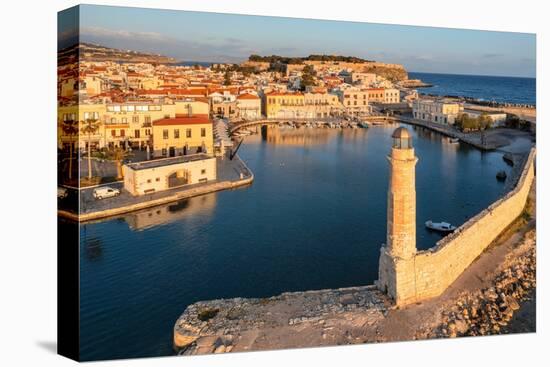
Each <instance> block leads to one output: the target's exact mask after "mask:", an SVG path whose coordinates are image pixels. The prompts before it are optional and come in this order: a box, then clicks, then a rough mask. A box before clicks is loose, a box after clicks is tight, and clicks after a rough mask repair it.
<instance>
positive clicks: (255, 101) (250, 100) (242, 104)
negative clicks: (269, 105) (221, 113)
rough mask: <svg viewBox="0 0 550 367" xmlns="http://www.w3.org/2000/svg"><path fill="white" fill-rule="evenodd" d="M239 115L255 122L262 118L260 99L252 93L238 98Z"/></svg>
mask: <svg viewBox="0 0 550 367" xmlns="http://www.w3.org/2000/svg"><path fill="white" fill-rule="evenodd" d="M237 113H238V115H239V117H241V118H243V119H246V120H255V119H259V118H261V117H262V103H261V99H260V97H258V96H257V95H255V94H251V93H243V94H240V95H238V96H237Z"/></svg>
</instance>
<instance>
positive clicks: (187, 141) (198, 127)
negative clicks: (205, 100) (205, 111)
mask: <svg viewBox="0 0 550 367" xmlns="http://www.w3.org/2000/svg"><path fill="white" fill-rule="evenodd" d="M213 139H214V138H213V131H212V122H211V121H210V119H209V118H208V115H189V116H178V117H169V118H162V119H160V120H156V121H153V152H154V155H155V157H157V158H158V157H175V156H181V155H189V154H195V153H206V154H209V155H212V154H213V146H214V142H213Z"/></svg>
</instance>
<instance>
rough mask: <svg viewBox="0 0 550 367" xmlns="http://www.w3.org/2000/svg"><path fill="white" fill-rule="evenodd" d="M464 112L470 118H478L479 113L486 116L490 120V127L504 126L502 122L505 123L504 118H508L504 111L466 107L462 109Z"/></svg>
mask: <svg viewBox="0 0 550 367" xmlns="http://www.w3.org/2000/svg"><path fill="white" fill-rule="evenodd" d="M464 113H465V114H467V115H468V116H469V117H472V118H479V117H480V116H481V115H484V116H487V117H488V118H490V119H491V121H492V124H491V127H500V126H504V124H505V123H506V120H507V118H508V115H507V114H506V113H501V112H491V111H480V110H471V109H466V108H465V109H464Z"/></svg>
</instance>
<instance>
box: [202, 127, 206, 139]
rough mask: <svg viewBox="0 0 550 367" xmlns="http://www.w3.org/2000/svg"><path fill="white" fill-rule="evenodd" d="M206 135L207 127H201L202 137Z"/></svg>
mask: <svg viewBox="0 0 550 367" xmlns="http://www.w3.org/2000/svg"><path fill="white" fill-rule="evenodd" d="M205 136H206V129H205V128H204V127H203V128H201V137H203V138H204V137H205Z"/></svg>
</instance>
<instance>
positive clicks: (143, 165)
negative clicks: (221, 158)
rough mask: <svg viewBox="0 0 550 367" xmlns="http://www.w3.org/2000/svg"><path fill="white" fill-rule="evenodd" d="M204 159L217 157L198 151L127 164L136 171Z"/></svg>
mask: <svg viewBox="0 0 550 367" xmlns="http://www.w3.org/2000/svg"><path fill="white" fill-rule="evenodd" d="M203 159H215V158H214V157H211V156H209V155H208V154H205V153H198V154H190V155H182V156H179V157H171V158H162V159H155V160H152V161H144V162H136V163H129V164H127V165H126V166H127V167H128V168H130V169H133V170H134V171H140V170H144V169H152V168H158V167H166V166H170V165H173V164H181V163H188V162H195V161H200V160H203Z"/></svg>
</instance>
